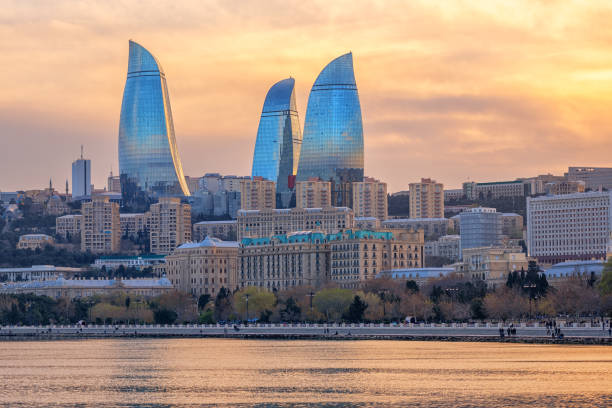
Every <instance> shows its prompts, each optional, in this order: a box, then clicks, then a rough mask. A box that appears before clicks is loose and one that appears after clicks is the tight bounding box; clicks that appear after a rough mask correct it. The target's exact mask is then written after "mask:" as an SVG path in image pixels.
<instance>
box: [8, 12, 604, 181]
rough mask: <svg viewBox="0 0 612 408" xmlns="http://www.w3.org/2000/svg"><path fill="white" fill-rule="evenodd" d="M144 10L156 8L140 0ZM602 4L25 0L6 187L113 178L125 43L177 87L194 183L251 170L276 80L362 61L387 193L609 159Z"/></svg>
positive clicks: (358, 67) (13, 21) (17, 20)
mask: <svg viewBox="0 0 612 408" xmlns="http://www.w3.org/2000/svg"><path fill="white" fill-rule="evenodd" d="M145 4H146V5H145ZM610 21H612V2H609V1H601V2H597V1H580V2H579V1H546V0H541V1H535V0H529V1H524V2H521V1H504V2H501V1H500V2H495V1H490V0H488V1H440V2H434V1H422V2H419V1H412V0H411V1H405V2H403V1H397V2H395V1H384V2H383V1H379V2H359V1H355V0H353V1H346V2H344V1H338V0H334V1H329V0H327V1H312V2H311V1H292V0H283V1H276V0H267V1H240V2H232V1H227V0H225V1H201V0H200V1H197V0H196V1H168V2H161V1H159V2H158V1H156V2H140V1H80V2H75V1H59V0H54V1H23V0H16V1H12V0H3V1H2V7H0V63H1V64H0V66H1V67H2V68H1V73H2V76H1V78H2V79H1V84H2V92H0V125H1V126H0V132H1V138H0V140H1V144H0V146H1V148H0V163H2V172H1V173H0V190H1V191H14V190H16V189H28V188H41V187H44V186H46V185H48V182H49V177H52V178H53V182H54V185H55V186H56V187H59V188H60V189H63V186H64V183H65V180H66V179H69V180H70V177H71V176H70V172H71V162H72V161H73V160H74V159H76V158H77V157H78V155H79V150H80V145H81V144H83V145H84V146H85V154H86V156H87V158H90V159H91V160H92V170H93V182H94V184H95V185H96V187H97V188H101V187H103V186H104V185H105V184H106V177H107V175H108V173H109V171H110V170H111V168H112V170H113V172H114V173H115V174H117V173H118V159H117V132H118V124H119V112H120V108H121V98H122V94H123V86H124V84H125V77H126V72H127V58H128V40H129V39H133V40H135V41H137V42H138V43H140V44H141V45H143V46H144V47H146V48H147V49H149V50H150V51H151V52H152V53H153V54H154V55H155V56H156V57H157V58H158V59H159V61H160V62H161V64H162V66H163V68H164V70H165V72H166V78H167V81H168V87H169V92H170V101H171V105H172V113H173V116H174V125H175V131H176V138H177V143H178V147H179V151H180V155H181V159H182V162H183V167H184V170H185V174H187V175H190V176H201V175H203V174H204V173H206V172H219V173H222V174H236V175H249V174H250V170H251V163H252V154H253V147H254V143H255V137H256V133H257V125H258V123H259V115H260V113H261V108H262V104H263V101H264V98H265V95H266V92H267V90H268V88H269V87H270V86H271V85H272V84H274V83H275V82H277V81H279V80H281V79H283V78H287V77H289V76H293V77H294V78H295V79H296V91H297V97H298V100H297V103H298V110H299V115H300V122H301V124H302V126H303V124H304V118H305V115H306V104H307V99H308V93H309V91H310V87H311V86H312V83H313V82H314V80H315V78H316V76H317V75H318V73H319V72H320V71H321V69H322V68H323V67H324V66H325V65H326V64H327V63H328V62H329V61H331V60H332V59H334V58H335V57H337V56H339V55H341V54H344V53H346V52H348V51H352V52H353V57H354V64H355V74H356V79H357V86H358V89H359V94H360V98H361V105H362V112H363V123H364V139H365V173H366V175H369V176H372V177H376V178H379V179H381V180H384V181H387V182H388V184H389V187H388V190H389V191H390V192H394V191H399V190H404V189H407V188H408V183H409V182H410V181H415V180H419V179H420V178H421V177H432V178H435V179H437V180H438V181H440V182H443V183H444V184H445V187H447V188H457V187H460V185H461V182H463V181H465V180H467V179H470V180H475V181H494V180H504V179H514V178H516V177H527V176H534V175H537V174H542V173H548V172H551V173H553V174H562V173H563V172H564V171H565V170H566V169H567V166H569V165H590V166H612V155H611V154H610V153H611V152H612V24H610Z"/></svg>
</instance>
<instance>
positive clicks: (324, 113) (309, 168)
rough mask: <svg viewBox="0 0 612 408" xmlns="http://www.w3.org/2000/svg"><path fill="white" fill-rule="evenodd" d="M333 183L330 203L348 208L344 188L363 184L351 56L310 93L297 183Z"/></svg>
mask: <svg viewBox="0 0 612 408" xmlns="http://www.w3.org/2000/svg"><path fill="white" fill-rule="evenodd" d="M310 177H318V178H321V179H322V180H325V181H332V202H333V203H334V204H335V205H347V204H348V203H347V202H346V201H347V197H348V196H349V194H348V192H347V191H344V190H345V187H346V185H347V184H348V183H350V182H352V181H362V180H363V126H362V122H361V105H360V103H359V94H358V93H357V84H356V82H355V73H354V72H353V54H352V53H348V54H345V55H342V56H340V57H338V58H336V59H335V60H333V61H332V62H330V63H329V64H328V65H327V66H326V67H325V68H324V69H323V71H321V73H320V74H319V76H318V77H317V80H316V81H315V83H314V85H313V86H312V89H311V91H310V96H309V98H308V107H307V110H306V120H305V122H304V141H303V143H302V149H301V153H300V161H299V166H298V172H297V181H306V180H308V178H310Z"/></svg>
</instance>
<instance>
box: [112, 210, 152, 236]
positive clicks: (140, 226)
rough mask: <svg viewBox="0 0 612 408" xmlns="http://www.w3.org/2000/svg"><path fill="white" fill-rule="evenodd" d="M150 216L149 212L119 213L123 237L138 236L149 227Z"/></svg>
mask: <svg viewBox="0 0 612 408" xmlns="http://www.w3.org/2000/svg"><path fill="white" fill-rule="evenodd" d="M149 216H150V214H149V213H148V212H147V213H133V214H128V213H124V214H119V222H120V223H121V236H122V237H132V238H135V237H138V235H139V234H142V233H144V232H145V231H146V230H147V229H148V224H149Z"/></svg>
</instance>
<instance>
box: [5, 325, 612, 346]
mask: <svg viewBox="0 0 612 408" xmlns="http://www.w3.org/2000/svg"><path fill="white" fill-rule="evenodd" d="M502 327H503V328H504V340H513V339H516V340H521V341H526V342H529V341H533V342H541V341H546V342H548V341H559V340H565V341H566V342H576V341H578V342H580V341H582V342H590V343H598V344H600V343H608V344H612V337H610V335H609V332H608V330H603V329H602V327H601V326H597V327H595V326H594V327H591V325H590V324H589V323H586V324H585V323H582V324H578V323H573V324H563V323H561V324H559V326H558V327H560V329H561V332H562V334H563V339H553V338H552V336H551V335H550V334H548V333H547V330H546V327H545V326H543V325H538V324H526V323H514V328H515V329H516V334H514V335H512V336H508V334H507V328H508V327H509V324H507V325H503V326H502V325H501V324H486V323H476V324H465V323H463V324H462V323H449V324H404V325H392V324H378V323H356V324H309V323H294V324H289V323H288V324H282V323H280V324H250V325H248V326H245V325H226V326H223V325H197V324H193V325H191V324H188V325H88V326H85V325H82V326H81V325H70V326H59V325H58V326H38V327H37V326H3V327H1V328H0V339H3V340H10V339H13V338H87V337H92V338H100V337H241V338H281V339H282V338H295V339H308V338H313V339H322V338H329V339H335V338H351V339H406V340H411V339H415V340H427V339H431V340H442V339H447V340H465V341H470V340H473V341H487V340H488V341H491V340H499V339H500V330H499V329H500V328H502Z"/></svg>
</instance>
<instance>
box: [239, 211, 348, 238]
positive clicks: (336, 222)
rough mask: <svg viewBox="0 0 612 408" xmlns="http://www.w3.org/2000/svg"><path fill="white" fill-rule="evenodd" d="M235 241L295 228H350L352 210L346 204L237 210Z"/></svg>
mask: <svg viewBox="0 0 612 408" xmlns="http://www.w3.org/2000/svg"><path fill="white" fill-rule="evenodd" d="M237 221H238V240H239V241H240V240H242V238H245V237H250V238H258V237H270V236H272V235H281V234H287V233H290V232H296V231H313V230H314V231H322V232H325V233H328V234H329V233H336V232H338V231H342V230H344V229H347V228H353V226H354V216H353V210H351V209H350V208H347V207H326V208H287V209H285V208H283V209H275V210H271V209H269V210H262V211H260V210H240V211H238V220H237Z"/></svg>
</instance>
